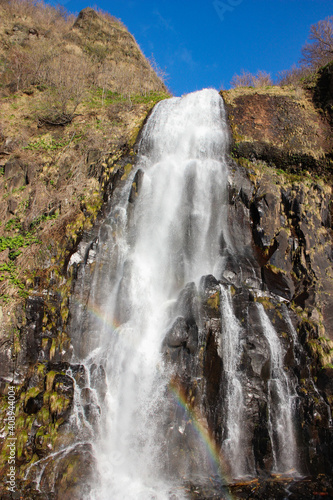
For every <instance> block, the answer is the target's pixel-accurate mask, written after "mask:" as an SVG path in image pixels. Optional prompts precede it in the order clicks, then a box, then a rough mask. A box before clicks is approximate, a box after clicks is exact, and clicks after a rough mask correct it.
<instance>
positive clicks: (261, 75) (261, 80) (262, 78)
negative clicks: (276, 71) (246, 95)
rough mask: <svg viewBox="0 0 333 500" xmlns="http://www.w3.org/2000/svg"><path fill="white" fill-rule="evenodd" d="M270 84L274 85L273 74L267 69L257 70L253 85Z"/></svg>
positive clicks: (264, 85)
mask: <svg viewBox="0 0 333 500" xmlns="http://www.w3.org/2000/svg"><path fill="white" fill-rule="evenodd" d="M268 85H273V82H272V78H271V75H270V74H269V73H267V71H261V70H259V71H257V73H256V74H255V75H254V76H253V86H254V87H267V86H268Z"/></svg>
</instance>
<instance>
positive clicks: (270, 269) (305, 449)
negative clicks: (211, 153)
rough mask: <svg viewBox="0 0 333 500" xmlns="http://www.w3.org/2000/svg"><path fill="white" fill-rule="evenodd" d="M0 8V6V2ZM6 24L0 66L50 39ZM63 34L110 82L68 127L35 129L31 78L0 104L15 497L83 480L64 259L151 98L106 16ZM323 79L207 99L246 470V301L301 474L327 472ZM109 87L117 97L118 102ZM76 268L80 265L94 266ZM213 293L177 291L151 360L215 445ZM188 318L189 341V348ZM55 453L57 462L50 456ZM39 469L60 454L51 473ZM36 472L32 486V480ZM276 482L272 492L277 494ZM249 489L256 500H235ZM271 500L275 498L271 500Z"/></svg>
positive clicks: (5, 372) (249, 344)
mask: <svg viewBox="0 0 333 500" xmlns="http://www.w3.org/2000/svg"><path fill="white" fill-rule="evenodd" d="M0 9H2V11H3V12H5V11H4V9H6V7H4V6H3V5H1V7H0ZM4 19H5V22H4V23H3V25H2V26H1V30H2V31H1V33H0V35H1V36H0V40H1V44H2V45H1V57H2V60H5V58H6V54H7V55H8V54H9V52H8V51H10V50H12V49H13V47H14V48H15V50H17V51H18V52H17V54H19V55H22V54H23V53H24V54H25V55H27V54H29V50H30V49H29V46H30V45H31V46H32V44H35V45H34V47H37V46H38V44H39V43H43V42H45V40H47V39H48V37H52V36H53V35H52V30H51V31H49V32H48V31H47V30H43V29H41V28H39V27H37V28H36V27H35V20H34V19H33V17H32V16H31V14H30V17H29V15H28V14H26V15H25V17H24V18H20V17H19V15H18V13H15V12H14V13H13V12H12V11H10V15H8V10H6V16H5V18H4ZM50 33H51V34H50ZM57 36H58V34H57ZM61 40H62V41H61V44H63V47H62V50H64V51H65V52H66V53H69V54H72V55H73V54H74V55H75V57H81V56H82V54H84V57H91V58H92V59H93V61H94V64H95V63H96V61H97V63H96V64H102V63H103V64H104V65H106V66H107V67H108V68H110V73H112V74H114V75H116V76H115V79H114V81H112V79H111V84H110V86H104V82H105V74H101V75H100V77H99V78H100V80H99V81H98V82H97V83H96V82H95V83H94V85H92V86H91V87H90V88H89V89H88V92H87V93H86V94H85V97H84V98H83V99H82V101H81V102H80V104H79V105H78V107H77V109H76V110H75V115H76V116H75V117H74V116H73V117H72V119H71V121H70V122H69V123H67V124H66V126H60V127H59V126H57V125H54V124H53V125H52V124H50V123H48V121H50V120H43V119H41V118H43V116H45V115H40V112H39V110H40V109H41V108H40V107H39V103H40V101H41V100H43V95H44V94H43V92H45V90H46V89H45V88H44V86H43V85H41V84H39V83H38V84H34V83H33V82H32V81H29V83H27V86H24V87H18V88H17V89H16V90H15V93H14V94H13V93H8V94H7V95H5V96H4V99H3V104H2V112H3V114H4V120H3V123H2V124H1V125H2V128H1V130H0V132H1V136H0V166H1V169H2V174H1V177H0V196H1V199H2V202H1V205H0V210H1V220H2V224H1V226H0V231H1V233H0V245H1V246H0V259H1V260H0V272H1V275H0V283H1V284H0V286H1V293H2V299H1V300H2V303H1V309H0V318H1V347H0V359H1V373H0V377H1V385H0V388H1V395H2V404H1V419H2V421H5V419H6V418H8V415H9V413H8V412H9V411H11V406H10V401H9V394H10V387H12V386H14V387H15V403H16V405H15V411H16V420H15V426H14V428H13V432H14V434H13V435H10V434H9V430H8V421H7V427H6V425H3V426H2V428H3V435H2V454H1V464H0V465H1V474H2V476H3V477H4V476H5V475H6V474H7V473H8V472H9V470H10V469H9V467H10V465H9V463H8V446H7V445H8V444H10V443H11V441H10V438H11V436H13V437H15V438H17V441H16V453H17V461H16V464H17V469H16V477H15V479H16V485H17V488H18V490H20V491H22V493H23V494H24V498H27V499H28V498H48V499H49V498H59V499H60V498H61V499H66V498H82V496H83V495H84V494H85V492H86V490H85V488H86V480H87V478H88V477H89V474H90V473H92V472H93V468H94V458H93V456H92V454H91V449H90V448H89V446H87V445H82V444H80V443H76V437H75V435H73V433H72V431H71V426H72V425H73V424H72V420H71V418H73V415H75V411H74V409H75V397H74V391H75V386H78V387H80V388H84V387H85V377H86V374H85V372H84V368H83V366H82V365H80V364H71V353H72V339H71V331H70V329H69V326H68V325H69V321H70V316H69V297H70V296H71V294H72V293H73V284H74V283H75V279H76V277H77V276H76V272H77V265H76V264H80V263H79V262H74V261H71V264H73V263H74V265H71V266H68V264H69V262H70V259H71V256H72V255H73V254H74V253H75V251H76V249H77V247H78V244H79V242H80V241H84V242H86V243H87V246H86V249H87V253H86V255H84V256H83V257H82V258H83V260H84V259H86V260H87V259H89V255H90V257H91V256H92V255H93V253H94V245H95V244H96V241H95V236H96V232H97V229H98V227H99V224H100V223H101V221H102V220H103V218H104V215H105V212H104V209H105V207H106V202H107V201H108V200H109V199H110V197H112V193H113V190H114V187H115V186H116V185H117V184H119V183H122V182H124V181H125V180H126V177H127V175H128V173H129V171H130V170H131V168H132V166H133V164H134V162H135V153H136V148H135V143H136V138H137V134H138V132H139V130H140V128H141V126H142V124H143V122H144V120H145V118H146V116H147V114H148V112H149V110H150V109H151V107H152V106H153V105H154V103H155V102H157V100H159V99H161V98H163V97H166V94H165V87H164V86H163V84H162V83H161V82H160V81H159V80H158V78H157V77H156V75H155V74H154V73H153V72H152V70H151V68H150V66H149V64H148V62H147V61H146V60H145V59H144V57H143V56H142V54H141V52H140V50H139V48H138V47H137V45H136V43H135V41H134V39H133V37H132V36H131V35H130V34H129V33H128V32H127V30H126V29H125V28H124V27H123V26H122V25H120V24H119V23H115V22H114V20H108V19H107V18H105V17H101V16H100V15H97V14H96V13H95V12H94V11H92V10H91V9H85V11H83V12H82V13H81V14H80V15H79V17H78V18H77V19H76V20H75V22H74V20H72V21H71V25H70V27H69V28H68V29H67V28H66V30H65V35H64V37H63V38H61ZM22 47H23V49H24V50H23V51H22V50H21V49H22ZM133 75H134V76H133ZM3 78H6V79H5V80H4V87H3V88H5V89H6V88H7V87H6V85H12V80H11V79H9V80H8V78H9V77H8V73H6V74H3ZM142 80H144V82H145V86H144V88H142ZM108 81H109V79H108ZM147 82H148V83H147ZM332 82H333V80H332V66H331V65H329V66H327V67H326V68H324V69H323V70H321V72H320V73H319V75H318V78H317V80H316V82H315V83H314V84H313V85H312V87H311V88H303V89H302V88H301V89H292V88H287V87H286V88H280V87H270V88H267V89H260V90H257V89H256V90H255V89H235V90H232V91H225V92H223V93H222V94H223V98H224V100H225V103H226V105H227V109H228V114H229V124H230V129H231V133H232V137H233V144H232V150H231V156H232V157H233V158H232V159H230V165H229V167H230V179H229V208H228V210H229V221H230V225H231V227H232V235H233V239H234V244H235V246H237V245H238V244H239V243H240V242H241V246H242V247H243V248H246V249H247V251H246V254H244V255H243V256H241V257H240V260H239V261H237V262H235V260H233V259H232V258H231V256H229V259H228V265H227V268H226V272H225V276H224V277H223V280H222V281H221V283H222V284H223V283H224V284H227V285H228V286H231V287H232V302H233V306H234V309H235V310H236V311H238V312H239V316H240V317H243V318H244V323H243V325H242V328H243V336H244V339H243V340H244V346H245V347H244V357H243V360H242V366H243V373H244V377H246V378H247V379H248V380H249V381H251V387H255V388H256V390H255V391H254V392H252V393H249V394H248V395H247V401H246V403H247V409H248V410H247V411H248V420H247V421H248V422H249V423H248V424H247V425H248V427H249V428H248V435H251V436H252V438H251V441H250V442H248V443H247V446H248V447H251V449H253V453H252V465H251V466H252V467H253V468H254V469H255V470H256V472H257V474H258V475H261V476H264V475H265V472H266V471H267V470H269V468H270V464H271V463H272V450H271V448H270V445H269V439H268V434H269V430H268V422H267V405H268V401H267V398H266V397H265V393H264V390H265V387H266V386H265V384H266V385H267V380H268V372H269V353H268V350H267V345H266V344H265V343H264V342H262V341H260V338H261V337H262V335H260V331H261V330H260V329H261V328H262V327H261V326H260V321H259V316H258V314H259V313H258V310H259V309H258V304H262V306H263V308H264V310H265V312H266V314H267V316H268V318H269V320H270V321H271V323H272V324H273V325H274V326H275V328H276V330H277V331H279V332H280V337H281V339H283V345H284V349H285V351H286V353H287V356H286V369H287V370H288V371H289V372H290V373H291V374H292V375H291V377H292V379H293V380H294V382H295V385H296V387H297V398H298V405H299V406H298V409H299V411H298V421H297V429H298V432H297V441H298V446H299V449H300V450H301V457H300V466H301V468H302V471H303V472H304V473H305V474H309V475H311V476H312V477H317V476H318V475H320V474H322V475H327V476H329V475H330V473H331V470H332V466H333V456H332V449H333V439H332V422H331V420H330V419H331V417H330V415H331V412H332V407H333V382H332V380H333V317H332V314H333V313H332V310H333V308H332V306H333V295H332V293H333V273H332V204H331V200H332V147H333V144H332V128H331V127H332V102H333V97H332V85H333V83H332ZM124 85H127V87H126V88H127V89H128V90H127V91H126V92H125V93H122V90H121V89H122V87H123V86H124ZM36 109H37V112H36ZM36 113H37V114H36ZM137 181H138V182H137V184H136V185H135V186H133V189H134V192H133V199H134V198H135V195H136V193H135V190H136V189H137V187H138V185H139V179H137ZM90 264H91V266H93V265H94V263H93V257H91V262H90ZM240 266H241V268H242V273H243V274H242V278H241V279H240V274H239V269H240ZM221 283H218V282H217V281H216V279H215V278H214V277H206V278H205V279H204V280H203V281H202V283H201V287H200V290H195V289H194V288H193V286H192V285H190V286H188V287H187V288H186V289H185V290H184V291H183V292H182V294H181V297H180V300H179V304H178V306H177V307H178V308H179V315H180V316H182V317H183V319H184V320H183V323H182V324H175V325H174V327H173V329H172V330H170V332H168V336H167V337H166V339H165V342H164V351H165V356H166V359H168V360H169V361H170V362H171V363H174V364H175V365H176V366H177V377H178V378H179V379H180V380H182V385H183V386H184V391H185V394H186V397H187V398H188V400H189V401H191V404H192V406H193V408H195V406H199V405H203V406H204V408H205V411H206V418H207V422H208V425H209V427H210V430H211V432H213V433H214V434H215V438H216V441H217V443H219V442H221V440H222V437H223V436H221V435H220V434H219V432H220V431H219V430H218V429H220V428H221V427H223V418H224V416H223V414H221V412H220V411H219V409H218V406H217V405H216V401H217V400H218V399H219V398H220V397H223V391H224V387H223V385H222V384H221V382H220V381H221V373H222V369H223V366H222V362H221V356H220V354H219V346H218V343H217V340H216V338H217V333H216V332H217V331H220V328H221V314H220V300H221V295H220V294H221V288H220V285H221ZM285 310H288V314H290V318H291V322H290V323H289V322H287V321H286V320H285V317H284V311H285ZM199 316H200V321H203V324H204V329H203V335H204V336H205V348H204V350H201V351H200V352H199V351H198V339H197V338H196V334H197V326H196V325H197V324H198V323H199ZM90 376H91V377H92V379H93V380H94V381H95V382H94V383H95V384H97V385H99V390H100V391H101V392H103V390H104V389H103V371H102V369H101V367H98V366H95V367H94V368H93V370H92V373H90ZM198 378H201V379H202V380H203V385H202V386H201V387H198V386H197V385H196V382H195V380H197V379H198ZM203 389H204V390H203ZM85 411H86V412H87V413H86V415H87V420H88V421H93V419H94V418H95V416H94V412H93V408H92V405H91V402H90V400H89V393H88V391H86V404H85ZM185 445H186V443H185ZM64 447H66V449H67V450H70V451H69V453H67V452H66V454H65V455H64V456H63V455H62V450H63V449H64ZM185 451H186V448H185ZM54 457H57V458H60V459H61V460H59V461H58V462H57V463H58V466H57V468H55V467H54ZM37 462H38V463H39V465H40V468H39V469H38V470H39V471H40V475H39V476H38V477H37V476H34V475H32V474H31V473H30V472H31V470H32V465H33V464H34V463H37ZM36 470H37V468H36ZM321 478H322V479H321V483H320V484H319V483H318V482H317V483H316V482H315V481H313V483H311V485H312V484H313V485H314V486H311V485H310V486H308V487H310V489H311V488H312V490H313V492H315V491H316V488H317V489H318V487H319V488H321V489H320V493H325V494H326V493H327V495H332V485H331V484H330V483H329V481H326V479H325V476H321ZM323 478H324V479H323ZM318 481H319V480H318ZM325 481H326V482H325ZM318 484H319V486H318ZM192 486H193V485H191V487H192ZM269 487H270V485H267V484H266V485H265V487H263V486H262V484H259V483H255V484H253V483H252V484H251V485H243V486H237V485H236V486H235V487H234V493H235V496H236V497H237V495H238V493H239V498H268V496H267V495H268V493H267V491H268V492H269ZM274 487H275V490H274V491H275V497H274V498H280V497H279V496H278V494H280V493H277V491H278V490H277V489H276V488H277V487H276V484H275V486H274ZM2 488H3V490H2V493H1V495H2V498H11V496H10V493H9V492H8V491H6V488H5V487H4V483H2ZM263 488H266V490H265V489H264V490H263ZM295 488H296V486H295ZM329 488H331V489H329ZM250 491H252V493H250ZM253 492H254V493H253ZM251 494H252V495H255V494H256V495H257V496H253V497H250V496H245V495H251ZM284 494H285V493H284V490H283V491H282V492H281V498H284V497H283V495H284ZM313 494H314V493H313ZM201 495H202V496H201V498H209V497H208V496H205V493H202V494H201ZM265 495H266V496H265ZM193 498H199V493H198V494H197V493H195V492H194V493H193Z"/></svg>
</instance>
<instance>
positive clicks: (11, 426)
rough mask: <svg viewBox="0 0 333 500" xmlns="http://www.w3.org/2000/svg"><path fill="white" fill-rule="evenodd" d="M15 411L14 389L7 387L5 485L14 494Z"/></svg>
mask: <svg viewBox="0 0 333 500" xmlns="http://www.w3.org/2000/svg"><path fill="white" fill-rule="evenodd" d="M15 410H16V396H15V387H14V386H12V385H10V386H9V387H8V408H7V411H6V418H5V422H7V446H6V448H7V449H6V451H7V457H8V458H7V463H8V466H9V467H8V472H7V474H6V479H5V484H6V488H7V490H8V491H11V492H12V493H15V492H16V440H17V438H16V437H15Z"/></svg>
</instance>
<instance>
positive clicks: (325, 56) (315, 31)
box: [300, 16, 333, 69]
mask: <svg viewBox="0 0 333 500" xmlns="http://www.w3.org/2000/svg"><path fill="white" fill-rule="evenodd" d="M309 40H311V42H310V43H307V44H306V45H305V46H304V47H303V49H302V56H303V57H302V58H301V61H300V62H301V63H303V64H305V65H306V66H310V67H312V68H314V69H316V68H319V67H320V66H324V65H325V64H327V63H328V62H330V61H331V60H332V59H333V16H329V17H327V18H326V19H324V20H323V21H319V22H318V23H316V24H313V25H312V26H311V27H310V35H309Z"/></svg>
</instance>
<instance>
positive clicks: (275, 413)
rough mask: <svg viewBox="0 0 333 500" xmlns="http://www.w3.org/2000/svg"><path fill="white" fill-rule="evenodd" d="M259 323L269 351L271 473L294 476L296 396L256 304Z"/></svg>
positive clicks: (273, 334)
mask: <svg viewBox="0 0 333 500" xmlns="http://www.w3.org/2000/svg"><path fill="white" fill-rule="evenodd" d="M258 310H259V316H260V321H261V323H262V326H263V331H264V335H265V337H266V339H267V342H268V346H269V350H270V362H271V369H270V379H269V380H268V409H269V433H270V438H271V443H272V450H273V457H274V471H275V472H277V473H290V474H293V475H295V472H297V471H296V470H295V466H296V464H297V452H296V450H297V447H296V439H295V431H294V422H293V420H294V408H293V400H294V399H295V397H296V393H295V390H294V388H293V387H292V386H291V383H290V379H289V378H288V376H287V374H286V372H285V369H284V355H285V353H284V351H283V348H282V345H281V342H280V340H279V337H278V335H277V333H276V331H275V329H274V327H273V325H272V323H271V322H270V320H269V318H268V316H267V314H266V312H265V309H264V306H263V305H262V304H258Z"/></svg>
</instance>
